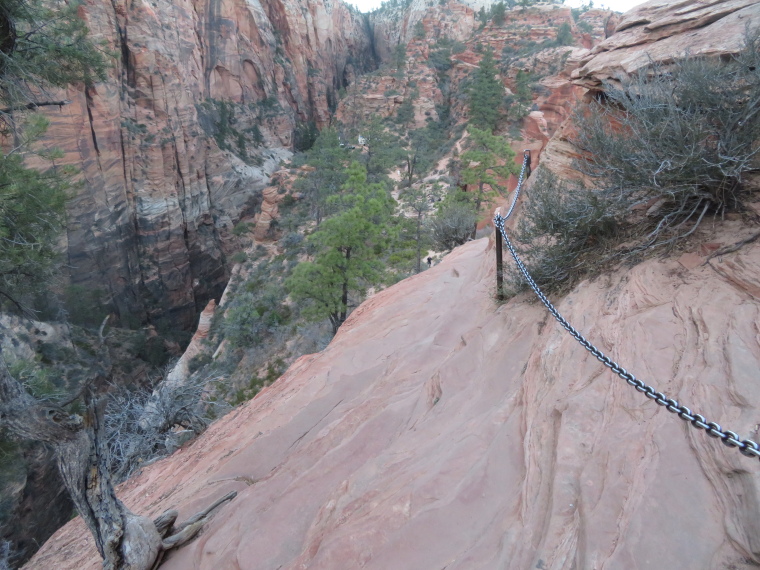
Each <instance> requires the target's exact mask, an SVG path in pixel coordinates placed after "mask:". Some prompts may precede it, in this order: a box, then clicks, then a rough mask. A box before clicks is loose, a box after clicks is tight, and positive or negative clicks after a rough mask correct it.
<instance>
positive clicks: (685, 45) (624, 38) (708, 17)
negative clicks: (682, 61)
mask: <svg viewBox="0 0 760 570" xmlns="http://www.w3.org/2000/svg"><path fill="white" fill-rule="evenodd" d="M759 19H760V4H758V3H757V2H755V1H754V0H735V1H734V0H728V1H727V0H717V1H711V0H694V1H689V2H680V3H677V4H672V3H670V2H661V1H658V0H651V1H650V2H647V3H645V4H642V5H641V6H638V7H637V8H636V9H634V10H631V11H630V12H628V13H626V14H625V15H624V16H623V17H622V18H621V19H620V22H619V23H618V24H617V27H616V28H615V33H614V35H613V36H611V37H610V38H608V39H607V40H606V41H604V42H602V43H600V44H599V45H597V46H596V47H594V48H593V49H592V50H591V52H590V53H589V55H588V56H587V57H586V58H585V60H584V61H583V62H581V67H580V68H579V69H578V70H577V71H576V72H575V73H574V74H573V77H574V78H575V80H576V83H577V84H578V85H582V86H583V87H586V88H587V89H599V88H601V87H602V83H603V82H608V83H611V84H612V85H619V80H620V78H623V77H626V76H628V75H632V74H634V73H637V72H639V71H640V70H642V69H644V68H646V67H647V66H649V65H651V63H652V62H655V63H660V64H665V65H667V64H668V63H670V62H672V61H673V59H674V58H678V57H683V56H685V55H686V54H690V55H691V56H707V57H720V56H723V57H726V56H727V55H728V54H732V53H737V52H738V51H739V50H740V49H741V47H742V45H743V44H744V38H745V32H746V30H747V27H748V26H749V28H750V29H756V28H757V26H758V20H759Z"/></svg>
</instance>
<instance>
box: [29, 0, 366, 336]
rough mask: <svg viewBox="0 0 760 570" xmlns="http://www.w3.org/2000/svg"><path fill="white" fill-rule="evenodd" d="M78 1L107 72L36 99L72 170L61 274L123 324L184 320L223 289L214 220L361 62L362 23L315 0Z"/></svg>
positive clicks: (224, 229)
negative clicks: (55, 105)
mask: <svg viewBox="0 0 760 570" xmlns="http://www.w3.org/2000/svg"><path fill="white" fill-rule="evenodd" d="M81 13H82V16H83V17H84V18H85V20H86V21H87V24H88V25H89V27H90V29H91V32H92V34H93V36H94V38H95V39H96V40H103V41H104V42H105V44H106V47H107V48H108V49H109V50H111V51H112V52H114V53H116V54H118V57H117V59H116V61H115V62H114V64H115V67H114V68H113V70H112V71H111V74H110V78H109V80H108V81H107V82H105V83H103V84H97V85H95V86H93V87H92V88H90V89H87V90H83V89H80V88H76V87H73V88H72V89H70V90H69V92H68V94H67V98H68V99H70V100H71V101H72V102H71V104H69V105H66V106H64V107H63V108H61V109H60V110H58V109H53V110H48V111H46V114H47V115H48V117H49V118H50V120H51V127H50V129H49V131H48V136H47V137H46V139H45V141H43V144H45V145H48V146H58V147H60V148H62V149H63V150H64V152H65V157H64V159H63V161H62V162H64V163H68V164H73V165H75V166H77V167H78V168H79V170H80V173H81V174H80V180H81V185H80V187H79V188H78V189H77V191H76V194H75V196H74V197H73V199H72V200H71V201H70V204H69V211H68V219H69V225H68V231H67V236H66V244H65V247H66V250H67V253H68V266H69V268H70V280H71V282H72V283H74V284H78V285H83V286H85V287H87V288H91V289H96V288H97V289H102V290H104V291H105V292H106V293H107V297H108V298H109V299H110V302H111V304H112V306H113V308H114V310H115V312H116V313H117V314H118V315H119V316H120V317H121V319H122V322H123V323H126V324H135V323H139V321H141V320H144V319H145V318H146V317H147V318H150V320H152V321H154V322H156V321H157V320H160V319H161V318H166V319H168V321H169V322H170V323H171V325H172V326H174V327H178V328H183V327H184V328H186V327H188V326H190V325H191V324H192V323H193V321H194V318H195V316H196V314H197V312H198V311H200V310H201V309H202V308H203V306H204V305H205V303H206V301H207V300H208V298H209V297H210V296H218V295H219V294H220V293H221V291H222V290H223V288H224V285H225V283H226V279H227V277H228V264H227V261H226V255H227V254H228V253H229V251H230V244H229V230H230V229H231V227H232V226H233V225H234V223H235V222H236V221H237V220H238V219H239V218H240V217H241V216H244V215H248V214H253V212H254V211H255V210H256V209H257V207H258V205H259V203H260V190H261V189H262V188H264V187H265V186H266V185H267V182H268V174H269V173H271V172H272V171H274V170H275V169H276V168H277V167H278V165H279V162H280V160H281V159H283V158H286V157H287V156H289V152H288V150H287V149H289V148H290V146H291V144H292V142H293V133H294V130H297V127H298V125H299V124H307V123H308V122H313V123H315V124H317V125H323V124H324V123H325V122H326V121H327V120H328V118H329V115H330V112H331V109H333V108H334V106H335V105H336V104H337V103H336V102H337V96H336V92H337V91H338V89H339V88H341V87H343V86H345V85H346V84H347V82H348V81H349V80H350V79H351V78H352V77H353V76H354V75H355V74H356V73H359V72H362V71H364V70H366V69H369V68H371V67H372V66H373V65H374V62H373V59H372V51H371V45H370V39H369V34H368V32H367V30H366V22H365V19H364V18H363V17H362V16H361V15H360V14H358V13H356V12H354V11H352V10H350V9H349V8H348V7H347V6H346V5H345V4H343V3H341V2H336V3H333V2H330V1H328V0H324V1H323V0H310V1H308V2H299V1H297V0H283V1H280V0H277V1H266V2H258V1H254V2H248V1H243V0H198V1H190V0H179V1H168V0H138V1H137V2H126V1H123V0H117V1H116V2H102V1H100V0H91V1H90V2H87V3H86V4H84V5H83V7H82V10H81ZM220 145H221V146H222V147H223V148H224V150H223V149H220V148H219V146H220ZM261 145H263V146H261Z"/></svg>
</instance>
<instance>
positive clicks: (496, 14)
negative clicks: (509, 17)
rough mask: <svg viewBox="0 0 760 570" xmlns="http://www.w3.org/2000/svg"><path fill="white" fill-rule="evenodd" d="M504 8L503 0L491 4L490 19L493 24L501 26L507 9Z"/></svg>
mask: <svg viewBox="0 0 760 570" xmlns="http://www.w3.org/2000/svg"><path fill="white" fill-rule="evenodd" d="M506 8H507V7H506V6H505V5H504V2H497V3H496V4H494V5H493V8H492V9H491V20H492V21H493V23H494V25H496V26H501V25H502V24H503V23H504V20H505V18H506V11H507V10H506Z"/></svg>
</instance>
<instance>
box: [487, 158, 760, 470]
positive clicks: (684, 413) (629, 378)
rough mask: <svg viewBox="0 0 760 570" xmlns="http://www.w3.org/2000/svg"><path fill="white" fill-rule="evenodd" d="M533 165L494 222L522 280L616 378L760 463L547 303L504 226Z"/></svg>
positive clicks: (759, 454)
mask: <svg viewBox="0 0 760 570" xmlns="http://www.w3.org/2000/svg"><path fill="white" fill-rule="evenodd" d="M529 164H530V150H526V151H525V152H524V153H523V164H522V170H520V177H519V178H518V180H517V187H516V188H515V190H514V195H513V198H512V204H511V205H510V206H509V210H508V211H507V215H506V216H502V215H501V214H499V213H497V214H496V216H495V217H494V219H493V221H494V225H495V226H496V228H497V229H498V230H499V233H500V234H501V236H502V237H503V238H504V242H505V243H506V244H507V249H509V253H510V254H512V258H513V259H514V260H515V263H516V264H517V268H518V269H519V270H520V273H522V276H523V277H524V278H525V280H526V281H527V282H528V285H530V288H531V289H533V292H534V293H535V294H536V296H537V297H538V299H539V300H540V301H541V302H542V303H543V304H544V306H545V307H546V308H547V309H548V310H549V312H550V313H551V314H552V316H553V317H554V318H555V319H556V320H557V322H558V323H559V324H560V325H562V328H564V329H565V330H566V331H567V332H568V333H570V335H571V336H572V337H573V338H575V340H577V341H578V342H579V343H580V344H581V346H583V348H585V349H586V350H588V351H589V352H590V353H591V354H593V355H594V356H595V357H596V359H597V360H598V361H599V362H601V363H602V364H604V365H605V366H606V367H608V368H609V369H610V370H612V371H613V372H614V373H615V374H617V375H618V376H620V378H622V379H623V380H625V381H626V382H627V383H628V384H630V385H631V386H633V387H634V388H636V390H638V391H639V392H641V393H643V394H644V395H645V396H646V397H647V398H649V399H651V400H654V401H655V402H657V403H658V404H659V405H661V406H664V407H665V408H666V409H667V410H668V411H669V412H672V413H674V414H677V415H678V417H679V418H681V419H682V420H684V421H686V422H689V423H690V424H691V425H692V427H694V428H695V429H703V430H706V432H707V434H708V435H710V436H712V437H715V438H720V439H721V441H722V442H723V443H724V444H725V445H727V446H728V447H736V448H738V449H739V451H740V452H741V453H742V454H744V455H746V456H747V457H756V458H758V459H760V445H758V444H757V443H756V442H754V441H752V440H751V439H744V440H743V439H741V438H740V437H739V435H738V434H736V433H735V432H733V431H730V430H724V429H722V428H721V427H720V425H719V424H717V423H715V422H709V421H707V419H706V418H705V417H704V416H703V415H701V414H695V413H692V411H691V410H690V409H689V408H687V407H686V406H682V405H681V404H679V403H678V401H677V400H674V399H673V398H668V397H667V396H666V395H665V394H663V393H662V392H658V391H656V390H655V389H654V388H653V387H652V386H649V385H648V384H646V383H644V382H642V381H641V380H639V379H638V378H636V377H635V376H634V375H633V374H631V373H630V372H628V371H627V370H626V369H625V368H623V367H622V366H620V365H619V364H618V363H617V362H615V361H613V360H611V359H610V358H609V357H608V356H606V355H605V354H604V353H603V352H602V351H601V350H599V349H598V348H596V347H595V346H594V345H593V344H591V343H590V342H589V341H588V340H586V338H585V337H584V336H583V335H582V334H581V333H579V332H578V331H577V330H575V328H573V327H572V325H570V323H568V322H567V321H566V320H565V319H564V317H563V316H562V315H561V314H560V313H559V311H558V310H557V309H556V308H555V307H554V305H552V303H551V302H550V301H549V299H547V297H546V295H544V293H543V292H542V291H541V289H540V288H539V286H538V285H537V284H536V282H535V281H534V280H533V277H531V275H530V273H528V269H527V268H526V267H525V264H524V263H523V262H522V260H521V259H520V257H519V256H518V255H517V251H516V250H515V247H514V246H513V245H512V242H511V241H510V240H509V237H508V236H507V232H506V230H505V229H504V222H506V221H507V220H508V219H509V217H510V216H511V215H512V212H513V211H514V209H515V204H517V199H518V197H519V196H520V190H521V189H522V184H523V179H524V176H525V171H526V169H527V168H528V167H529Z"/></svg>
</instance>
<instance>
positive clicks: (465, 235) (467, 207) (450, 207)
mask: <svg viewBox="0 0 760 570" xmlns="http://www.w3.org/2000/svg"><path fill="white" fill-rule="evenodd" d="M477 221H478V214H477V212H476V211H475V208H474V206H473V204H472V203H470V202H465V201H457V200H446V201H444V202H443V203H442V204H441V206H440V207H439V208H438V211H437V212H436V213H435V216H433V217H432V218H431V220H430V230H431V231H432V235H433V241H434V243H435V245H436V247H437V248H439V249H453V248H455V247H456V246H458V245H462V244H463V243H465V242H466V241H467V240H468V239H470V236H471V235H472V228H473V227H474V226H475V224H476V223H477Z"/></svg>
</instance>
